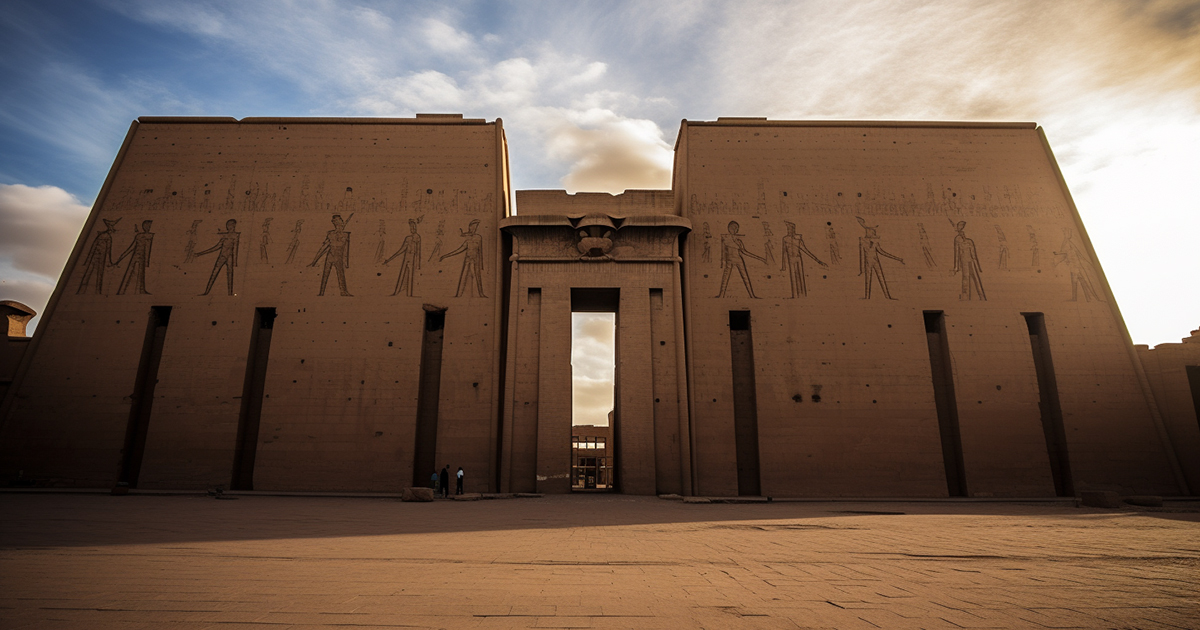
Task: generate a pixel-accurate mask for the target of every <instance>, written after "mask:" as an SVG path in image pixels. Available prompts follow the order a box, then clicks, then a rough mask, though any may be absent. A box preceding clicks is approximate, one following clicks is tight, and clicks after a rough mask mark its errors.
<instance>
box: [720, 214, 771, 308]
mask: <svg viewBox="0 0 1200 630" xmlns="http://www.w3.org/2000/svg"><path fill="white" fill-rule="evenodd" d="M739 229H740V226H739V225H738V222H737V221H730V222H729V233H728V234H722V235H721V267H722V268H723V269H725V272H724V273H722V274H721V291H720V292H719V293H717V297H725V290H726V289H728V288H729V275H730V274H731V273H733V270H734V269H735V268H736V269H737V272H738V275H739V276H741V278H742V284H744V285H746V293H748V294H750V297H752V298H757V297H758V296H757V295H754V287H753V286H751V284H750V272H749V271H747V270H746V259H745V256H749V257H751V258H753V259H755V260H758V261H760V262H762V263H766V262H767V260H766V259H765V258H763V257H762V256H758V255H757V254H754V253H752V252H750V251H749V250H747V249H746V244H745V243H743V242H742V235H741V234H738V230H739Z"/></svg>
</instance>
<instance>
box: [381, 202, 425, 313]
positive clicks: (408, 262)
mask: <svg viewBox="0 0 1200 630" xmlns="http://www.w3.org/2000/svg"><path fill="white" fill-rule="evenodd" d="M408 231H409V235H408V236H407V237H405V238H404V244H403V245H401V246H400V249H398V250H396V253H395V254H392V255H391V257H389V258H388V259H387V260H385V261H383V264H385V265H386V264H388V263H390V262H392V260H393V259H394V258H396V257H397V256H403V258H402V259H401V261H400V275H399V276H398V277H397V278H396V290H395V291H392V295H400V292H401V291H404V294H405V295H407V296H408V297H412V294H413V285H415V284H416V281H417V270H418V269H420V268H421V235H420V234H418V233H417V222H416V221H415V220H413V219H409V220H408ZM380 243H382V241H380Z"/></svg>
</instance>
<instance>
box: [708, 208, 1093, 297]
mask: <svg viewBox="0 0 1200 630" xmlns="http://www.w3.org/2000/svg"><path fill="white" fill-rule="evenodd" d="M855 219H857V220H858V224H859V225H860V226H861V227H862V229H863V235H862V236H860V237H859V239H858V275H859V276H862V277H863V299H865V300H869V299H871V293H872V289H873V287H874V286H875V285H876V284H878V286H879V289H880V292H882V293H883V296H884V297H885V298H887V299H889V300H894V299H896V298H894V297H892V293H891V291H890V290H889V288H888V281H887V276H886V274H885V273H884V263H883V259H890V260H893V261H896V262H898V263H900V264H901V265H903V264H905V263H904V259H902V258H900V257H899V256H896V255H894V254H891V253H889V252H888V251H887V250H885V249H883V247H882V245H881V243H880V238H879V226H878V225H868V224H867V222H866V221H865V220H864V219H863V218H862V217H855ZM762 225H763V237H764V240H763V250H762V251H763V255H762V256H759V255H758V254H756V253H754V252H752V251H751V250H750V249H748V248H747V247H746V243H745V237H744V236H743V235H742V234H741V225H740V224H739V223H738V222H737V221H730V222H729V224H728V226H727V227H726V233H725V234H722V235H721V238H720V248H721V260H720V265H721V269H722V270H723V271H722V273H721V285H720V290H719V291H718V292H717V295H716V297H727V296H729V280H730V278H731V276H732V275H733V273H734V272H735V271H736V272H737V275H738V277H739V278H741V281H742V285H743V286H744V287H745V289H746V293H747V294H748V295H749V296H750V297H752V298H757V297H758V296H757V295H755V293H754V286H753V282H752V281H751V278H750V272H749V270H748V268H747V266H746V259H747V258H750V259H753V260H757V261H759V262H761V263H763V264H767V265H774V264H776V260H775V253H774V240H773V237H774V233H772V232H771V226H770V223H769V222H767V221H763V222H762ZM784 225H785V226H786V228H787V235H786V236H784V237H783V239H782V242H781V244H780V257H781V258H782V266H781V267H780V269H779V270H780V271H784V272H787V274H788V279H789V281H790V283H791V292H792V295H791V297H793V298H797V297H801V296H806V295H808V285H807V276H806V274H805V271H804V258H805V257H808V258H811V259H812V260H813V262H815V263H817V264H818V265H820V266H821V267H822V268H828V267H829V264H830V263H832V264H835V265H836V264H838V263H839V262H840V261H841V258H842V257H841V250H840V249H839V247H838V241H837V233H836V232H835V231H834V228H833V223H832V222H827V223H826V228H825V235H826V240H827V241H828V246H829V260H830V263H826V262H825V261H823V260H821V259H820V258H818V257H817V255H816V254H813V253H812V251H811V250H809V248H808V246H807V245H805V244H804V235H803V234H798V233H797V232H796V224H795V223H792V222H791V221H784ZM966 227H967V222H966V221H959V222H957V223H955V224H954V230H955V236H954V246H953V258H954V268H953V269H952V270H951V272H950V273H951V274H952V275H958V276H960V277H961V279H962V288H961V290H960V292H959V296H958V297H959V299H960V300H975V299H978V300H986V299H987V294H986V293H985V292H984V289H983V277H982V275H983V268H984V267H983V264H981V263H980V261H979V251H978V249H976V247H975V241H974V240H973V239H971V238H970V237H968V236H967V233H966ZM994 227H995V228H996V234H997V237H998V239H999V261H998V264H997V267H998V268H999V269H1002V270H1007V269H1008V258H1009V252H1008V241H1007V239H1006V238H1005V236H1004V231H1003V230H1001V229H1000V226H998V225H997V226H994ZM1025 227H1026V228H1027V229H1028V230H1029V241H1030V247H1031V254H1032V263H1033V266H1034V267H1038V266H1039V265H1040V264H1041V254H1040V253H1039V250H1038V244H1037V234H1036V233H1035V232H1034V231H1033V227H1032V226H1028V225H1027V226H1025ZM917 230H918V232H919V238H920V243H921V253H922V256H923V257H924V259H925V265H926V267H927V268H929V269H934V268H936V267H937V266H938V265H937V262H936V260H935V258H934V253H933V247H932V245H931V244H930V241H929V235H928V234H927V233H926V231H925V226H924V224H922V223H917ZM701 236H702V237H703V239H704V240H703V245H702V246H703V250H702V252H701V256H700V257H701V260H702V261H703V262H708V263H711V262H712V244H711V241H712V239H713V238H714V237H713V234H712V230H711V228H710V227H709V225H708V223H707V222H705V223H703V224H702V225H701ZM1072 237H1073V235H1072V232H1071V230H1069V229H1066V228H1064V229H1063V242H1062V246H1061V247H1059V251H1056V252H1053V254H1054V265H1055V266H1056V267H1057V266H1058V265H1059V264H1065V265H1066V266H1067V269H1068V270H1069V272H1070V276H1071V301H1072V302H1076V301H1078V300H1079V296H1080V294H1082V295H1083V298H1084V300H1086V301H1089V302H1090V301H1091V300H1092V299H1096V300H1100V301H1103V299H1102V298H1101V297H1100V294H1099V293H1098V292H1097V291H1096V289H1095V285H1094V284H1093V283H1092V279H1091V269H1090V268H1091V263H1090V262H1089V259H1088V257H1087V255H1086V254H1085V253H1084V251H1083V250H1082V249H1081V248H1080V247H1079V246H1078V245H1077V244H1076V243H1075V241H1074V240H1073V238H1072Z"/></svg>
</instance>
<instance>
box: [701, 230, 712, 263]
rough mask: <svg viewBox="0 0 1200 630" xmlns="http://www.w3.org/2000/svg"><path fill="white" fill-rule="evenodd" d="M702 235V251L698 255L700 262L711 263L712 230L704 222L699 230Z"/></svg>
mask: <svg viewBox="0 0 1200 630" xmlns="http://www.w3.org/2000/svg"><path fill="white" fill-rule="evenodd" d="M701 233H702V234H703V235H704V251H703V252H702V253H701V254H700V260H702V261H704V262H712V237H713V235H712V230H711V229H709V227H708V221H705V222H704V224H703V227H702V230H701Z"/></svg>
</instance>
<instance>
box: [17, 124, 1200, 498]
mask: <svg viewBox="0 0 1200 630" xmlns="http://www.w3.org/2000/svg"><path fill="white" fill-rule="evenodd" d="M513 197H514V194H513V192H512V191H510V189H509V174H508V158H507V147H506V142H505V136H504V129H503V125H502V123H501V121H500V120H499V119H497V120H495V121H493V122H487V121H485V120H473V119H464V118H463V117H462V116H460V115H417V116H416V117H415V118H411V119H338V118H269V119H268V118H247V119H243V120H235V119H232V118H158V117H144V118H140V119H139V120H138V121H137V122H135V123H133V125H132V127H131V129H130V131H129V134H128V136H127V137H126V139H125V142H124V145H123V146H122V147H121V150H120V153H119V154H118V155H117V158H116V161H115V163H114V164H113V168H112V171H111V173H110V174H109V177H108V179H107V180H106V182H105V184H104V187H103V189H102V190H101V192H100V194H99V196H98V198H97V201H96V203H95V206H94V207H93V209H92V212H91V215H90V216H89V218H88V220H87V223H86V224H85V226H84V229H83V232H82V234H81V235H80V237H79V241H78V243H77V244H76V246H75V249H74V251H73V252H72V254H71V257H70V260H69V261H68V263H67V265H66V268H65V270H64V271H63V275H62V278H61V279H60V281H59V284H58V287H57V288H56V289H55V292H54V294H53V297H52V298H51V299H50V302H49V304H48V306H47V307H46V309H45V313H44V314H43V316H42V317H43V318H42V320H41V322H40V324H39V326H38V329H37V333H36V334H35V335H34V336H33V338H32V340H30V339H28V338H26V337H25V336H24V332H23V321H21V324H22V326H18V327H16V328H14V324H13V323H12V322H16V321H19V320H22V318H25V319H24V321H27V320H28V318H29V317H32V311H31V310H30V309H28V308H26V307H23V306H21V305H15V303H4V305H5V306H4V308H6V309H9V311H11V312H9V314H8V318H9V321H10V325H9V333H8V335H9V337H8V342H7V345H6V346H5V351H6V353H7V354H5V355H4V356H5V357H7V358H6V359H5V361H4V362H3V365H4V367H5V369H6V370H8V371H9V372H10V374H9V375H7V376H5V380H3V381H0V384H3V385H5V392H4V400H3V406H2V407H0V422H2V425H0V474H3V475H6V476H7V477H8V478H9V479H11V480H16V479H20V480H22V481H21V482H22V483H23V484H35V485H38V486H69V487H112V486H113V485H114V484H117V483H123V484H128V485H129V486H132V487H135V488H170V489H186V488H208V487H214V486H221V487H227V488H233V489H255V490H280V491H283V490H294V491H318V490H321V491H397V490H399V489H400V488H403V487H407V486H413V485H416V486H424V485H427V482H428V479H429V477H430V474H431V473H432V472H433V471H434V470H436V469H439V468H440V467H441V466H442V465H445V464H449V465H450V466H451V469H452V470H453V469H454V468H457V467H458V466H462V467H463V468H464V469H465V471H466V473H467V474H466V486H467V487H466V489H467V491H468V492H472V491H473V492H546V493H565V492H570V491H572V489H573V488H575V489H578V490H589V491H595V490H600V489H610V490H613V491H619V492H624V493H631V494H655V493H660V494H661V493H675V494H682V495H702V496H732V495H761V496H777V497H946V496H961V497H1053V496H1071V495H1075V494H1077V493H1080V492H1082V491H1086V490H1111V491H1117V492H1120V493H1124V494H1155V495H1186V494H1189V493H1191V492H1196V489H1197V488H1200V424H1198V423H1197V419H1196V412H1197V407H1200V367H1197V366H1200V342H1198V341H1197V339H1200V337H1197V336H1195V335H1193V337H1192V338H1191V339H1190V340H1188V341H1187V342H1186V343H1183V344H1173V345H1172V346H1173V347H1171V348H1163V347H1160V349H1155V350H1150V349H1147V348H1144V347H1143V348H1141V349H1138V348H1136V347H1135V346H1134V345H1133V344H1132V343H1131V341H1130V338H1129V334H1128V332H1127V331H1126V328H1125V325H1124V322H1123V320H1122V318H1121V314H1120V312H1119V311H1118V309H1117V305H1116V303H1115V301H1114V299H1113V295H1112V292H1111V290H1110V289H1109V286H1108V282H1107V281H1106V279H1105V277H1104V274H1103V272H1102V270H1101V268H1100V264H1099V261H1098V260H1097V258H1096V254H1095V251H1094V250H1093V248H1092V246H1091V243H1090V242H1089V240H1088V237H1087V233H1086V232H1085V230H1084V226H1083V224H1082V223H1081V221H1080V218H1079V214H1078V213H1077V211H1076V209H1075V206H1074V204H1073V202H1072V201H1071V197H1070V194H1069V192H1068V190H1067V187H1066V185H1065V183H1064V181H1063V178H1062V175H1061V174H1060V172H1059V169H1058V167H1057V165H1056V163H1055V161H1054V158H1053V156H1052V154H1051V151H1050V148H1049V146H1048V145H1047V143H1046V139H1045V136H1044V135H1043V134H1042V131H1041V129H1040V128H1038V127H1037V126H1036V125H1034V124H1024V123H1013V124H984V123H910V122H811V121H774V120H767V119H759V118H720V119H718V120H716V121H709V122H693V121H684V122H683V123H682V125H681V127H680V130H679V136H678V139H677V141H676V145H675V167H674V175H673V182H672V188H671V189H670V190H629V191H626V192H625V193H623V194H620V195H609V194H605V193H578V194H574V195H571V194H567V193H566V192H564V191H561V190H529V191H517V192H516V193H515V201H516V204H515V209H514V205H513ZM0 297H2V296H0ZM582 311H588V312H614V313H616V322H617V324H616V340H617V341H616V348H617V349H616V352H617V365H616V395H615V410H614V412H613V415H612V422H611V426H610V427H606V428H600V427H593V428H588V429H584V428H580V429H579V430H573V427H572V425H571V415H572V414H571V408H572V402H571V366H570V354H571V352H570V350H571V313H572V312H582ZM18 329H21V330H20V331H19V332H16V333H14V331H15V330H18ZM18 338H19V341H18ZM1175 346H1177V347H1175Z"/></svg>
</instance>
